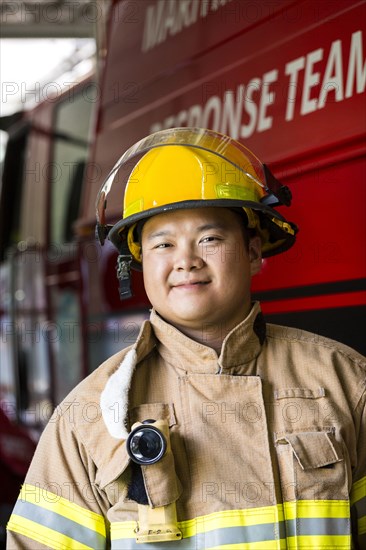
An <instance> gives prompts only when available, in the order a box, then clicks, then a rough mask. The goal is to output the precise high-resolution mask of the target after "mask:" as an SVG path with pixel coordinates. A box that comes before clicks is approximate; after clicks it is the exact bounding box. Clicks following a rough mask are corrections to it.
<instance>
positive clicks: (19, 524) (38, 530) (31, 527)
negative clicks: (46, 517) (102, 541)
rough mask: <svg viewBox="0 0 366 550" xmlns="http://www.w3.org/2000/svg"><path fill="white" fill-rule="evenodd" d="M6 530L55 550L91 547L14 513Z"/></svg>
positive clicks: (74, 549) (77, 549)
mask: <svg viewBox="0 0 366 550" xmlns="http://www.w3.org/2000/svg"><path fill="white" fill-rule="evenodd" d="M8 530H9V531H13V532H14V533H18V534H19V535H24V536H25V537H28V538H30V539H31V540H34V541H37V542H40V543H41V544H44V545H45V546H48V547H49V548H54V549H55V550H68V549H70V550H90V549H91V548H92V547H91V546H85V544H81V543H80V542H79V541H77V540H73V539H71V538H70V537H67V536H65V535H62V534H61V533H58V532H57V531H54V530H53V529H49V528H48V527H44V526H42V525H40V524H39V523H35V522H34V521H31V520H29V519H25V518H22V517H20V516H17V515H16V514H13V515H12V516H11V519H10V521H9V523H8Z"/></svg>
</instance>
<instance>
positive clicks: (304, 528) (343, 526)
mask: <svg viewBox="0 0 366 550" xmlns="http://www.w3.org/2000/svg"><path fill="white" fill-rule="evenodd" d="M286 531H287V536H288V537H296V536H297V537H298V536H300V535H346V536H348V535H350V534H351V522H350V520H349V518H296V519H291V520H286Z"/></svg>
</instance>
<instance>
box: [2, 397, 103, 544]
mask: <svg viewBox="0 0 366 550" xmlns="http://www.w3.org/2000/svg"><path fill="white" fill-rule="evenodd" d="M72 414H73V408H72V403H71V404H69V406H68V407H66V408H64V410H62V412H60V409H59V410H57V411H56V412H55V414H54V415H53V417H52V418H51V420H50V422H49V424H48V425H47V427H46V429H45V431H44V433H43V434H42V437H41V439H40V442H39V444H38V447H37V449H36V452H35V455H34V457H33V460H32V463H31V465H30V468H29V471H28V473H27V476H26V479H25V482H24V485H23V487H22V489H21V492H20V495H19V498H18V500H17V502H16V505H15V507H14V510H13V513H12V515H11V518H10V520H9V523H8V533H7V549H8V550H10V549H11V550H14V549H18V548H23V549H27V550H29V549H36V548H37V549H42V548H45V547H46V548H55V549H61V548H62V549H64V548H70V549H76V548H77V549H86V548H98V549H101V550H102V549H105V548H109V543H108V540H107V539H108V532H109V526H108V527H107V525H106V523H107V521H106V518H105V514H104V513H103V510H105V509H106V502H104V500H103V496H102V495H101V494H100V492H98V491H97V489H96V485H95V483H94V479H95V471H96V468H95V465H94V463H93V461H92V459H91V457H90V456H89V454H88V453H87V451H86V449H85V446H84V445H83V443H82V442H81V440H80V437H79V436H78V434H77V432H76V427H75V423H73V422H72Z"/></svg>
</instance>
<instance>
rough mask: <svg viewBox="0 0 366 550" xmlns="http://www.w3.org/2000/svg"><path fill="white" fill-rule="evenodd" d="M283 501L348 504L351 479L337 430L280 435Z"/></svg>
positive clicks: (277, 442)
mask: <svg viewBox="0 0 366 550" xmlns="http://www.w3.org/2000/svg"><path fill="white" fill-rule="evenodd" d="M276 448H277V456H278V463H279V471H280V480H281V488H282V495H283V500H285V501H291V500H348V499H349V475H348V472H347V460H346V456H347V455H346V450H345V446H344V444H343V442H340V441H338V440H337V439H336V438H335V434H334V430H333V429H332V428H329V429H327V430H324V431H311V432H297V433H285V434H280V435H277V437H276Z"/></svg>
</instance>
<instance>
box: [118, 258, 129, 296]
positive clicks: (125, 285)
mask: <svg viewBox="0 0 366 550" xmlns="http://www.w3.org/2000/svg"><path fill="white" fill-rule="evenodd" d="M131 262H132V256H131V254H119V255H118V257H117V266H116V269H117V279H118V281H119V296H120V298H121V300H127V299H128V298H131V297H132V290H131Z"/></svg>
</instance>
